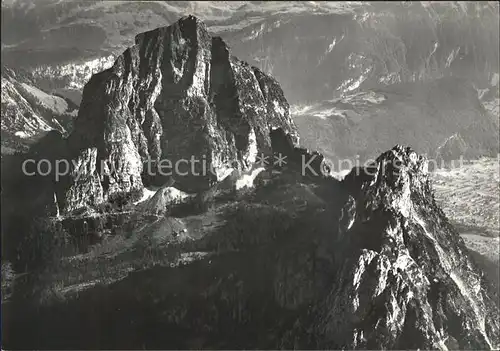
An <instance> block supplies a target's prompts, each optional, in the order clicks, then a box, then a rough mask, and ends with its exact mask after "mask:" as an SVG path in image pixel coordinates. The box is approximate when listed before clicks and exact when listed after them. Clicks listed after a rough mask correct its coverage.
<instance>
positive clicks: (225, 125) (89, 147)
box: [66, 16, 298, 210]
mask: <svg viewBox="0 0 500 351" xmlns="http://www.w3.org/2000/svg"><path fill="white" fill-rule="evenodd" d="M277 127H279V128H282V129H283V130H285V131H286V132H287V133H290V134H291V135H292V136H293V137H294V139H295V140H298V137H297V132H296V128H295V125H294V123H293V121H292V119H291V117H290V114H289V105H288V103H287V101H286V99H285V98H284V96H283V92H282V91H281V88H280V87H279V84H278V83H277V82H276V81H275V80H274V79H273V78H271V77H269V76H266V75H265V74H263V73H262V72H261V71H259V70H258V69H256V68H254V67H251V66H249V65H247V64H246V63H245V62H242V61H239V60H238V59H237V58H235V57H233V56H231V55H230V53H229V50H228V48H227V46H226V44H225V43H224V42H223V41H222V39H220V38H217V37H215V38H212V37H211V36H210V35H209V34H208V32H207V29H206V27H205V25H204V24H203V23H202V22H200V21H199V20H198V19H197V18H195V17H192V16H189V17H185V18H182V19H181V20H179V21H178V22H176V23H175V24H173V25H172V26H169V27H164V28H158V29H155V30H153V31H149V32H146V33H142V34H139V35H138V36H137V37H136V45H134V46H133V47H131V48H129V49H128V50H126V51H125V52H124V53H123V54H122V55H121V56H120V57H118V59H117V60H116V62H115V64H114V65H113V67H111V68H110V69H108V70H106V71H103V72H101V73H98V74H96V75H94V76H93V77H92V78H91V79H90V81H89V82H88V83H87V85H86V86H85V88H84V92H83V99H82V104H81V106H80V111H79V114H78V117H77V119H76V121H75V130H74V132H73V133H72V134H71V136H70V137H69V139H68V144H69V149H70V150H71V156H70V157H71V158H72V159H73V160H75V164H76V166H75V167H74V169H73V175H72V178H73V180H72V181H71V183H72V184H71V185H70V187H69V189H68V191H67V196H66V200H67V206H66V209H67V210H71V209H74V208H77V207H79V206H87V205H92V204H95V203H99V202H102V201H105V199H106V198H107V197H108V196H109V195H110V194H113V193H120V192H131V191H134V190H136V189H141V188H142V187H143V185H144V184H143V179H150V178H151V177H150V175H151V173H154V175H155V178H156V180H155V182H156V183H160V184H161V179H163V178H165V176H167V177H170V176H172V177H173V178H174V179H175V180H176V183H177V184H178V185H179V186H180V189H181V190H183V191H188V192H194V191H198V190H202V189H206V188H208V187H209V186H211V185H212V184H213V183H215V182H217V181H220V180H222V179H223V178H224V177H225V176H226V175H227V173H228V172H230V170H231V168H234V167H236V168H238V169H241V170H243V171H245V170H248V169H250V168H251V167H252V166H253V163H254V162H255V160H256V156H257V154H258V153H267V154H270V152H271V140H270V137H269V131H270V129H272V128H277ZM145 175H147V176H146V177H144V176H145ZM158 178H159V179H160V181H158ZM146 185H147V184H146Z"/></svg>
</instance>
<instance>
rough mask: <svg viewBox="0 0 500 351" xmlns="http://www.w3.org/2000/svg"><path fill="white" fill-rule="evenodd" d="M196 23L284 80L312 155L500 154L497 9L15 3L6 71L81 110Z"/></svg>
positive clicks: (5, 25) (6, 27)
mask: <svg viewBox="0 0 500 351" xmlns="http://www.w3.org/2000/svg"><path fill="white" fill-rule="evenodd" d="M185 14H193V15H196V16H198V17H199V18H201V19H203V20H204V21H205V23H206V24H207V27H208V28H209V30H210V31H211V32H212V33H214V34H216V35H220V36H221V37H222V38H223V39H224V40H225V41H226V42H227V43H228V44H229V46H230V48H231V52H232V53H233V54H234V55H236V56H238V57H240V58H241V59H243V60H245V61H247V62H249V63H250V64H252V65H255V66H256V67H258V68H259V69H261V70H262V71H263V72H266V73H268V74H272V75H273V76H274V77H275V78H276V79H277V80H278V81H279V82H280V85H281V86H282V88H283V91H284V92H285V96H286V97H287V99H288V100H289V102H290V104H291V105H292V112H293V115H294V118H295V119H296V121H297V124H298V126H299V129H300V131H301V134H302V135H303V137H302V142H303V143H304V145H306V146H310V147H318V148H319V149H321V150H322V151H324V152H325V154H326V155H327V156H328V157H330V158H332V159H334V160H338V159H344V158H351V159H352V158H353V157H356V156H359V157H360V158H361V159H363V158H373V157H375V156H376V155H377V154H378V153H379V152H381V151H382V150H385V149H387V148H388V147H392V146H393V145H394V144H397V143H410V144H411V145H413V146H414V147H415V148H416V150H418V151H419V152H422V153H427V154H428V155H429V156H431V157H434V154H435V153H436V150H437V148H438V147H439V146H440V145H441V144H443V143H444V142H445V141H446V140H447V139H448V138H449V137H451V136H452V135H454V134H457V133H459V134H460V135H462V134H464V135H462V137H463V138H464V139H466V140H469V141H468V144H467V148H468V149H469V151H470V152H468V154H470V155H489V154H491V153H492V150H496V149H497V148H498V142H497V141H496V139H497V138H496V135H495V133H494V131H495V130H496V129H497V128H498V118H497V116H498V111H499V110H498V106H499V105H498V104H499V101H500V100H499V90H498V89H499V73H498V72H499V68H498V62H499V54H498V52H499V46H498V45H499V44H498V43H499V36H498V28H499V22H498V21H499V18H498V3H497V2H475V3H474V2H434V3H430V2H400V3H396V2H373V3H360V2H290V3H287V4H284V3H280V2H154V1H151V2H138V1H135V2H134V1H109V2H99V1H94V2H91V1H83V2H82V1H44V2H43V3H42V2H40V3H33V2H31V1H23V0H20V1H8V2H3V3H2V33H3V34H2V61H3V62H4V64H7V65H8V66H10V67H12V68H16V69H18V68H22V69H23V70H25V71H26V72H27V74H28V75H29V76H30V79H31V81H32V82H33V84H34V85H35V86H36V87H37V88H39V89H42V90H44V91H45V92H47V93H49V94H55V93H56V94H58V95H60V96H64V97H66V98H68V99H70V100H71V101H73V102H75V103H76V104H79V103H80V99H81V92H82V88H83V85H84V84H85V83H86V82H87V81H88V79H90V76H91V75H92V74H93V73H96V72H98V71H101V70H103V69H105V68H108V67H110V66H111V65H112V64H113V62H114V59H115V57H117V56H118V55H119V54H120V53H121V52H122V51H123V50H124V49H125V48H126V47H128V46H130V45H131V41H132V38H133V36H134V34H135V33H139V32H143V31H146V30H150V29H154V28H156V27H159V26H165V25H168V24H170V23H173V22H174V21H176V20H177V19H178V18H179V17H181V16H183V15H185ZM367 96H376V97H375V100H376V101H379V102H375V103H374V102H373V101H370V98H368V100H366V99H364V98H363V97H367ZM483 108H484V109H483ZM318 116H319V117H318ZM368 116H370V118H367V117H368ZM371 117H373V118H371ZM472 124H474V125H472ZM464 128H465V129H467V130H468V131H465V130H464Z"/></svg>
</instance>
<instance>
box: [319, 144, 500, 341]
mask: <svg viewBox="0 0 500 351" xmlns="http://www.w3.org/2000/svg"><path fill="white" fill-rule="evenodd" d="M344 184H345V185H346V186H347V187H348V189H349V192H350V195H349V199H348V201H346V203H345V205H344V208H343V209H342V214H341V218H340V221H339V233H338V238H337V240H338V245H339V256H338V257H337V262H338V264H339V266H338V267H339V268H338V271H337V275H336V276H337V278H338V280H337V284H336V287H335V288H334V289H333V290H332V291H331V293H330V294H329V297H328V298H327V299H326V300H325V302H324V304H322V305H321V307H320V308H319V310H320V312H319V314H320V315H321V316H322V317H321V318H320V322H318V324H317V329H316V331H317V333H318V338H319V339H320V340H322V341H321V343H322V345H327V346H328V347H332V348H389V349H392V348H397V349H406V348H421V347H424V348H433V349H442V350H446V349H450V348H451V349H457V348H460V349H471V348H472V349H490V348H494V347H497V346H496V345H498V342H499V336H500V329H499V323H498V306H497V304H496V303H495V302H494V301H493V300H492V299H491V298H490V296H493V295H490V292H491V291H492V290H491V286H490V285H489V283H488V282H487V281H486V280H485V278H484V276H483V274H482V273H481V271H480V270H479V269H478V268H477V266H476V264H475V263H474V261H473V260H471V258H470V256H468V255H467V251H466V247H465V245H464V242H463V240H462V239H461V238H460V236H459V235H458V233H457V232H456V230H455V229H454V228H453V227H452V226H451V225H450V224H449V222H448V220H447V219H446V216H445V215H444V214H443V212H442V211H441V209H440V208H439V207H438V206H437V205H436V203H435V201H434V196H433V192H432V190H431V187H430V182H429V178H428V174H427V162H426V159H425V158H424V157H422V156H419V155H417V154H416V153H415V152H414V151H413V150H412V149H411V148H405V147H402V146H395V147H394V148H393V149H392V150H390V151H388V152H386V153H384V154H382V155H381V156H380V157H379V158H377V160H376V161H375V162H374V163H373V164H372V165H371V166H370V167H366V168H363V169H353V171H352V172H351V173H350V174H349V175H348V176H347V177H346V179H345V180H344ZM321 310H322V311H326V312H321Z"/></svg>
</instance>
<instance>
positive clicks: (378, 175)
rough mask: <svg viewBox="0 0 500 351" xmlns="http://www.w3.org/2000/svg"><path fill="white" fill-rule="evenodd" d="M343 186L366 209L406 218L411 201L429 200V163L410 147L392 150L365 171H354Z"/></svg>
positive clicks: (360, 168)
mask: <svg viewBox="0 0 500 351" xmlns="http://www.w3.org/2000/svg"><path fill="white" fill-rule="evenodd" d="M343 183H344V184H345V185H346V188H347V189H349V191H350V192H351V194H352V195H353V196H354V198H358V199H360V200H363V201H364V202H365V208H367V209H372V210H374V209H375V208H379V207H381V206H382V207H383V208H385V209H391V210H393V211H396V212H400V213H402V214H403V215H404V216H408V215H409V211H410V210H411V205H412V201H413V200H414V199H417V198H419V199H426V200H432V199H433V195H432V191H431V185H430V178H429V172H428V161H427V159H426V158H425V157H424V156H422V155H418V154H417V153H416V152H415V151H414V150H413V149H412V148H411V147H404V146H401V145H396V146H394V147H393V148H392V149H391V150H389V151H386V152H384V153H383V154H381V155H380V156H379V157H378V158H377V159H376V160H375V161H374V162H372V163H371V164H368V165H367V166H366V167H355V168H353V169H352V170H351V172H350V173H349V174H348V175H347V176H346V177H345V178H344V180H343Z"/></svg>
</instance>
